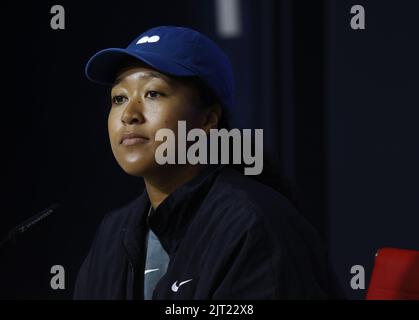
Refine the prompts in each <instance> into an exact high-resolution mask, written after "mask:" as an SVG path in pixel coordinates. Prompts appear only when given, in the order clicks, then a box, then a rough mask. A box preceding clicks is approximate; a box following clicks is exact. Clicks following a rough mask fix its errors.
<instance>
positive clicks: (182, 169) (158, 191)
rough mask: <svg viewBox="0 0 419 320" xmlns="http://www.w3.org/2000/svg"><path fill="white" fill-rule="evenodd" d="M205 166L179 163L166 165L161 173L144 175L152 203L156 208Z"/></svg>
mask: <svg viewBox="0 0 419 320" xmlns="http://www.w3.org/2000/svg"><path fill="white" fill-rule="evenodd" d="M204 167H205V166H203V165H188V164H187V165H177V166H173V167H166V168H165V169H166V170H161V171H160V174H159V175H153V176H152V177H144V183H145V187H146V190H147V194H148V197H149V199H150V202H151V205H152V206H153V208H154V209H156V208H157V207H158V206H159V205H160V204H161V203H162V202H163V201H164V199H166V198H167V197H168V196H169V195H170V194H171V193H172V192H173V191H175V190H176V189H177V188H179V187H180V186H182V185H184V184H185V183H187V182H188V181H190V180H192V179H193V178H194V177H196V176H197V175H198V174H199V173H200V172H201V171H202V169H204Z"/></svg>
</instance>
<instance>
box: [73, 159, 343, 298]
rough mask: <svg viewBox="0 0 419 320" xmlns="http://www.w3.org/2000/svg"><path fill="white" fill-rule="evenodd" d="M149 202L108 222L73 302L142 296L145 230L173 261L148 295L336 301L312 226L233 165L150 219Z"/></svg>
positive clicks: (188, 188)
mask: <svg viewBox="0 0 419 320" xmlns="http://www.w3.org/2000/svg"><path fill="white" fill-rule="evenodd" d="M149 205H150V202H149V199H148V196H147V193H146V192H145V191H144V192H143V194H142V195H141V196H140V197H138V198H137V199H136V200H134V201H133V202H131V203H130V204H128V205H127V206H125V207H124V208H121V209H118V210H116V211H114V212H111V213H109V214H108V215H106V216H105V218H104V219H103V221H102V223H101V225H100V227H99V229H98V231H97V234H96V236H95V239H94V242H93V245H92V247H91V249H90V252H89V254H88V255H87V257H86V259H85V261H84V263H83V265H82V266H81V269H80V271H79V275H78V278H77V281H76V286H75V292H74V298H75V299H143V281H144V263H145V253H146V250H145V249H146V248H145V246H144V243H145V236H146V231H147V228H148V227H150V228H151V229H152V230H153V231H154V233H155V234H156V235H157V236H158V237H159V239H160V242H161V243H162V245H163V247H164V248H165V249H166V251H167V252H168V253H169V256H170V262H169V265H168V269H167V272H166V274H165V275H164V276H163V277H162V278H161V279H160V281H159V282H158V284H157V286H156V288H155V290H154V294H153V299H300V298H302V299H310V298H312V299H318V298H339V297H340V296H339V293H338V290H337V289H336V287H335V283H333V281H332V280H331V278H332V277H331V272H330V269H329V267H328V263H327V258H326V254H325V252H324V250H323V246H322V244H321V242H320V240H319V237H318V235H317V233H316V232H315V231H314V229H313V228H312V227H311V225H309V224H308V223H307V222H306V221H305V220H304V219H303V218H302V216H300V214H299V213H297V212H296V210H295V209H294V208H293V207H292V206H291V205H290V203H289V202H288V200H287V199H285V198H284V197H283V196H282V195H281V194H279V193H278V192H276V191H274V190H273V189H271V188H269V187H267V186H265V185H263V184H260V183H258V182H256V181H254V180H253V179H250V178H248V177H246V176H244V175H242V174H241V173H239V172H237V171H235V170H233V169H229V168H226V167H223V166H217V167H212V166H209V167H208V168H206V169H205V170H204V171H203V172H201V174H200V175H198V176H197V177H195V178H194V179H193V180H191V181H190V182H188V183H186V184H185V185H183V186H182V187H180V188H178V189H177V190H176V191H175V192H173V193H172V194H171V195H170V196H169V197H167V198H166V199H165V200H164V201H163V202H162V203H161V205H160V206H159V207H158V208H157V209H156V211H155V212H154V213H153V214H152V215H151V216H150V217H147V213H148V208H149ZM190 279H192V280H190ZM188 280H189V281H188ZM184 281H185V283H183V284H182V282H184ZM173 286H174V287H173ZM173 289H174V290H173ZM176 289H177V290H176ZM175 291H176V292H175Z"/></svg>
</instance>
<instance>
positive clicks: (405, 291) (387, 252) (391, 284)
mask: <svg viewBox="0 0 419 320" xmlns="http://www.w3.org/2000/svg"><path fill="white" fill-rule="evenodd" d="M366 299H367V300H419V251H416V250H405V249H395V248H383V249H380V250H378V252H377V254H376V256H375V263H374V269H373V271H372V276H371V281H370V284H369V286H368V292H367V297H366Z"/></svg>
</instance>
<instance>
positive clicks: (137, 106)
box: [121, 100, 144, 124]
mask: <svg viewBox="0 0 419 320" xmlns="http://www.w3.org/2000/svg"><path fill="white" fill-rule="evenodd" d="M121 121H122V122H123V123H124V124H134V123H142V122H144V116H143V108H142V103H141V102H138V101H136V100H132V101H130V102H128V104H127V105H126V107H125V109H124V111H123V113H122V116H121Z"/></svg>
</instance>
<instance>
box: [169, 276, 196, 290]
mask: <svg viewBox="0 0 419 320" xmlns="http://www.w3.org/2000/svg"><path fill="white" fill-rule="evenodd" d="M192 280H193V279H189V280H185V281H182V282H181V283H179V285H177V280H176V281H175V282H173V284H172V291H173V292H177V291H178V290H179V288H180V287H181V286H183V285H184V284H185V283H188V282H189V281H192Z"/></svg>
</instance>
